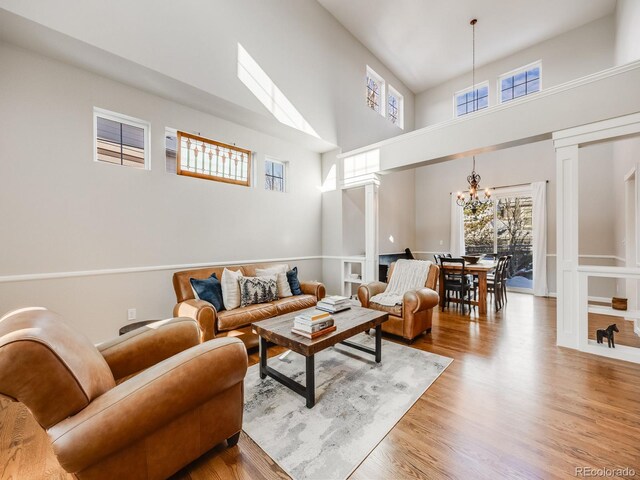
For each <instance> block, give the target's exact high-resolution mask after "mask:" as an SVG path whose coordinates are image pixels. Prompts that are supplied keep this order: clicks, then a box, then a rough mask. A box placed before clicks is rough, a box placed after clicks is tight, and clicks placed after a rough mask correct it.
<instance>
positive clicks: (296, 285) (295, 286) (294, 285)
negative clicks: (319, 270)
mask: <svg viewBox="0 0 640 480" xmlns="http://www.w3.org/2000/svg"><path fill="white" fill-rule="evenodd" d="M287 281H288V282H289V286H290V287H291V293H293V294H294V295H302V290H301V289H300V281H299V280H298V267H293V268H292V269H291V270H289V271H288V272H287Z"/></svg>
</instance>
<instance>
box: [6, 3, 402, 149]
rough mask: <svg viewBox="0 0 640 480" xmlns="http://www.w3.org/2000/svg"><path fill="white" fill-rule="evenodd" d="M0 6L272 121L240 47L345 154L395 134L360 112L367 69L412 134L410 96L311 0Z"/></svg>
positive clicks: (364, 109) (366, 112)
mask: <svg viewBox="0 0 640 480" xmlns="http://www.w3.org/2000/svg"><path fill="white" fill-rule="evenodd" d="M0 7H2V8H6V9H7V10H8V11H10V12H13V13H15V14H18V15H21V16H24V17H26V18H28V19H30V20H33V21H35V22H38V23H40V24H42V25H45V26H46V27H48V28H51V29H53V30H56V31H59V32H62V33H64V34H66V35H68V36H70V37H72V38H75V39H78V40H80V41H82V42H86V43H88V44H90V45H93V46H95V47H98V48H99V49H101V50H104V51H106V52H109V53H112V54H115V55H117V56H119V57H122V58H124V59H127V60H130V61H132V62H135V63H137V64H141V65H144V66H145V67H147V68H149V69H151V70H153V71H155V72H158V73H159V74H162V75H166V76H168V77H171V78H174V79H176V80H179V81H180V82H184V83H185V84H188V85H190V86H191V87H195V88H198V89H199V90H201V91H204V92H207V93H210V94H213V95H215V96H216V97H219V98H221V99H224V100H227V101H229V102H232V103H233V104H236V105H239V106H241V107H244V108H247V109H250V110H252V111H255V112H258V113H261V114H263V115H267V116H270V115H271V114H270V113H269V112H268V111H267V110H266V109H265V107H264V106H263V105H262V104H261V103H260V102H259V101H258V100H257V99H256V98H255V97H254V96H253V94H252V93H251V92H250V91H249V90H248V89H247V88H246V87H245V86H244V85H243V84H242V83H241V82H240V81H239V80H238V77H237V51H238V43H240V44H241V45H242V46H243V47H244V48H245V49H246V51H247V52H248V53H249V54H250V55H251V56H252V57H253V58H254V60H255V61H256V62H257V63H258V64H259V65H260V67H261V68H262V69H263V70H264V71H265V72H266V74H267V75H268V76H269V77H270V79H271V80H272V81H273V83H274V84H275V85H276V86H277V87H278V88H279V89H280V90H281V91H282V92H283V94H284V95H285V96H286V97H287V98H288V99H289V100H290V101H291V102H292V104H293V105H294V106H295V107H296V109H297V110H298V111H299V112H300V113H301V114H302V116H303V117H304V118H305V119H306V121H307V122H308V123H309V124H310V125H311V126H312V127H313V129H315V131H316V132H318V134H319V135H320V137H322V138H323V139H325V140H327V141H329V142H331V143H332V144H334V145H338V146H340V147H342V148H343V149H344V150H345V151H346V150H350V149H352V148H356V147H360V146H363V145H367V144H369V143H372V142H375V141H379V140H382V139H385V138H389V137H392V136H394V135H398V134H399V133H402V130H401V129H400V128H398V127H396V126H394V125H393V124H391V122H390V121H389V120H387V119H386V118H383V117H382V116H380V115H379V114H377V113H375V112H374V111H373V110H371V109H370V108H368V107H367V106H366V104H365V74H366V65H367V64H369V65H370V66H371V67H372V68H373V69H374V70H375V71H376V72H377V73H378V74H380V75H382V76H383V77H384V78H385V80H386V81H387V82H390V83H391V84H392V85H393V86H394V88H396V89H397V90H398V91H399V92H400V93H401V94H402V95H403V96H404V100H405V108H406V114H405V117H404V121H405V131H409V130H412V129H413V121H414V112H413V105H414V95H413V93H412V92H411V91H410V90H409V89H408V88H406V87H405V86H404V85H403V83H402V82H401V81H400V80H398V78H397V77H396V76H395V75H393V74H392V72H391V71H390V70H389V69H387V68H386V67H385V66H384V65H383V64H382V63H381V62H380V61H379V60H378V59H377V58H376V57H375V56H374V55H373V54H372V53H371V52H370V51H369V50H367V49H366V48H365V47H364V45H362V44H361V43H360V42H359V41H358V40H356V38H355V37H354V36H353V35H351V33H349V32H348V31H347V30H346V29H345V28H344V27H343V26H342V25H341V24H340V23H339V22H338V21H337V20H336V19H335V18H334V17H333V16H331V15H330V14H329V12H327V11H326V10H325V9H324V8H323V7H322V6H321V5H320V4H319V3H318V2H316V1H315V0H304V1H300V0H269V1H268V2H265V1H263V0H243V1H229V0H208V1H206V2H203V1H196V0H186V1H184V2H180V3H179V5H178V4H174V3H171V2H157V1H155V0H136V1H135V2H131V1H128V0H112V1H111V2H109V3H108V5H107V4H105V3H104V2H97V1H86V0H31V1H29V2H23V1H21V0H17V1H16V0H0ZM69 12H73V14H70V13H69ZM123 12H126V14H123ZM95 19H100V22H99V25H96V22H95ZM142 19H143V20H142ZM178 19H181V20H178ZM113 26H116V27H115V28H117V34H114V27H113Z"/></svg>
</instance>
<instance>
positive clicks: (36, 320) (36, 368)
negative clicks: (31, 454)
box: [0, 308, 247, 480]
mask: <svg viewBox="0 0 640 480" xmlns="http://www.w3.org/2000/svg"><path fill="white" fill-rule="evenodd" d="M246 371H247V353H246V350H245V347H244V344H243V343H242V342H241V341H239V340H237V339H234V338H225V339H219V340H216V341H212V342H206V343H204V344H201V343H200V331H199V328H198V325H197V322H195V321H194V320H192V319H186V318H177V319H171V320H166V321H162V322H157V323H154V324H151V325H148V326H146V327H143V328H140V329H137V330H134V331H132V332H130V333H128V334H126V335H123V336H121V337H119V338H118V339H116V340H114V341H111V342H106V343H104V344H101V345H99V346H97V347H96V346H94V345H92V344H91V342H89V340H88V339H87V338H85V337H84V336H83V335H81V334H80V333H78V332H77V331H75V330H74V329H72V328H70V327H69V326H68V325H67V324H65V323H64V322H63V321H62V320H60V318H59V317H58V315H56V314H55V313H53V312H51V311H48V310H46V309H43V308H31V309H23V310H17V311H15V312H11V313H9V314H7V315H5V316H4V317H3V318H2V319H0V394H2V395H4V396H7V397H9V398H11V399H12V400H17V401H20V402H22V403H24V404H25V405H26V406H27V408H28V409H29V410H30V411H31V413H32V414H33V416H34V418H35V419H36V420H37V422H38V423H39V424H40V426H41V427H42V428H43V429H44V430H46V432H47V434H48V436H49V439H50V440H51V443H52V445H53V451H54V453H55V454H56V456H57V458H58V461H59V462H60V465H61V466H62V467H63V468H64V469H65V470H66V471H68V472H70V473H73V474H75V475H76V477H77V478H80V479H91V480H93V479H113V478H126V479H145V480H147V479H163V478H167V477H169V476H170V475H172V474H174V473H175V472H177V471H178V470H179V469H181V468H182V467H184V466H185V465H187V464H188V463H190V462H191V461H193V460H195V459H196V458H198V457H199V456H200V455H202V454H203V453H205V452H206V451H207V450H209V449H210V448H211V447H213V446H214V445H217V444H219V443H221V442H222V441H224V440H227V441H228V443H229V445H235V443H236V442H237V441H238V438H239V435H240V430H241V428H242V411H243V393H244V392H243V380H244V376H245V373H246ZM118 381H120V383H118Z"/></svg>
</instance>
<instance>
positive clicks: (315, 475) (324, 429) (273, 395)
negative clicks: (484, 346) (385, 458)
mask: <svg viewBox="0 0 640 480" xmlns="http://www.w3.org/2000/svg"><path fill="white" fill-rule="evenodd" d="M353 341H355V342H358V343H362V344H365V345H367V346H370V347H372V348H373V346H374V345H373V344H374V337H373V335H372V336H368V335H365V334H361V335H358V336H356V337H353ZM452 361H453V360H452V359H451V358H448V357H443V356H440V355H435V354H432V353H428V352H423V351H421V350H418V349H415V348H411V347H407V346H404V345H398V344H396V343H393V342H389V341H385V340H383V344H382V363H380V364H376V363H375V361H374V360H373V356H371V355H367V354H366V353H361V352H359V351H357V350H355V349H352V348H349V347H346V346H343V345H337V346H336V347H333V348H329V349H327V350H324V351H322V352H320V353H318V354H317V355H316V358H315V365H316V405H315V407H313V408H312V409H308V408H306V407H305V401H304V398H303V397H301V396H300V395H298V394H296V393H294V392H292V391H291V390H289V389H288V388H287V387H285V386H284V385H281V384H280V383H278V382H276V381H275V380H273V379H272V378H270V377H267V378H266V379H265V380H261V379H260V376H259V374H258V365H254V366H252V367H250V368H249V371H248V372H247V376H246V378H245V410H244V424H243V429H244V431H245V432H246V433H247V435H249V436H250V437H251V438H252V439H253V440H254V441H255V442H256V443H257V444H258V445H259V446H260V448H262V449H263V450H264V451H265V452H266V453H267V454H268V455H269V456H270V457H271V458H272V459H273V460H275V461H276V462H277V463H278V465H280V466H281V467H282V468H283V469H284V470H285V471H286V472H287V473H288V474H289V475H290V476H291V477H292V478H294V479H296V480H303V479H319V480H334V479H335V480H343V479H345V478H347V477H348V476H349V475H350V474H351V473H352V472H353V471H354V470H355V469H356V468H357V467H358V465H360V463H361V462H362V461H363V460H364V459H365V458H366V456H367V455H368V454H369V453H370V452H371V450H373V449H374V448H375V446H376V445H377V444H378V443H380V441H381V440H382V439H383V438H384V437H385V435H386V434H387V433H388V432H389V430H391V429H392V428H393V426H394V425H395V424H396V423H397V422H398V421H399V420H400V419H401V418H402V416H403V415H404V414H405V413H406V412H407V410H409V408H411V406H412V405H413V404H414V403H415V402H416V401H417V400H418V398H420V396H421V395H422V394H423V393H424V392H425V390H426V389H427V388H429V386H430V385H431V384H432V383H433V382H434V381H435V380H436V378H438V376H439V375H440V374H441V373H442V372H443V371H444V369H445V368H447V366H449V364H450V363H451V362H452ZM269 365H270V366H272V367H274V368H275V369H276V370H278V371H280V372H282V373H284V374H285V375H287V376H289V377H292V378H294V379H295V380H297V381H298V382H300V383H302V384H304V379H305V375H304V365H305V362H304V357H302V356H301V355H298V354H296V353H293V352H291V353H290V354H289V355H288V356H286V357H285V358H284V359H283V360H280V359H279V358H278V357H273V358H270V359H269Z"/></svg>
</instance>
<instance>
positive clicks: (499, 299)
mask: <svg viewBox="0 0 640 480" xmlns="http://www.w3.org/2000/svg"><path fill="white" fill-rule="evenodd" d="M507 261H508V258H507V256H506V255H505V256H502V257H500V258H499V259H498V264H497V265H496V269H495V273H494V274H493V275H489V276H488V277H487V293H491V294H493V303H494V306H495V309H496V312H497V311H498V310H500V309H501V308H502V306H503V304H504V301H505V298H506V285H505V274H506V264H507Z"/></svg>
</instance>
